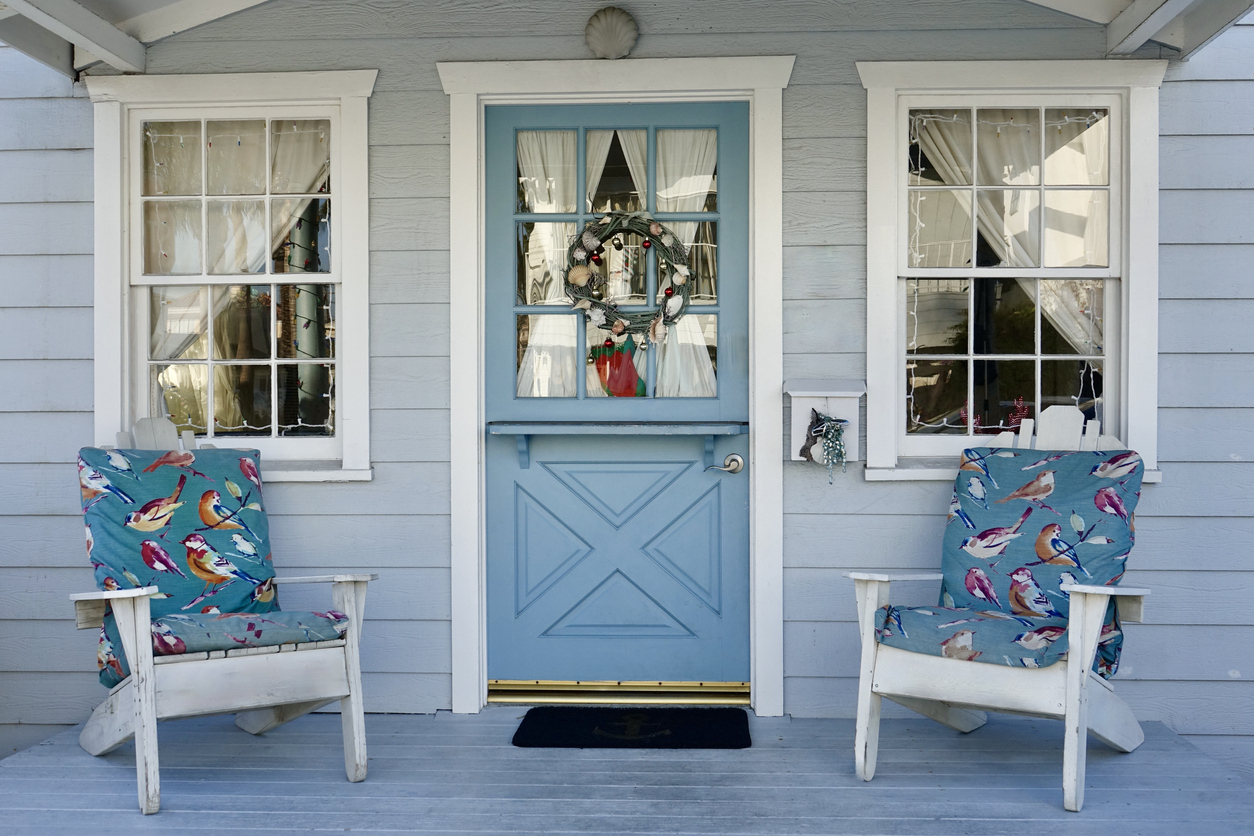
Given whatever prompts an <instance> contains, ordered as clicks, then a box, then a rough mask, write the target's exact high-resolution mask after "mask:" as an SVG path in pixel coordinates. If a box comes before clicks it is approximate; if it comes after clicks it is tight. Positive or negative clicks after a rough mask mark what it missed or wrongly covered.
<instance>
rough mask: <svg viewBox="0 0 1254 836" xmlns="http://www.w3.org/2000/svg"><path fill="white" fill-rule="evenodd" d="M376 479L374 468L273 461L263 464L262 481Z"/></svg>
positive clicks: (327, 463) (352, 480)
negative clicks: (355, 468)
mask: <svg viewBox="0 0 1254 836" xmlns="http://www.w3.org/2000/svg"><path fill="white" fill-rule="evenodd" d="M373 478H374V470H373V469H372V468H369V467H367V468H363V469H358V470H350V469H347V468H344V467H343V466H342V465H341V464H340V462H333V461H313V462H298V461H277V462H276V461H272V462H269V463H266V462H262V465H261V479H262V482H264V483H267V484H269V483H273V482H369V481H370V480H372V479H373Z"/></svg>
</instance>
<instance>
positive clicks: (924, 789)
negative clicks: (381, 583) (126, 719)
mask: <svg viewBox="0 0 1254 836" xmlns="http://www.w3.org/2000/svg"><path fill="white" fill-rule="evenodd" d="M523 713H524V709H522V708H519V707H515V706H508V707H492V708H489V709H488V710H486V711H484V712H483V713H482V714H480V715H477V716H455V715H451V714H448V713H444V712H441V713H440V714H436V715H368V716H367V718H366V730H367V733H368V735H369V745H370V776H369V777H368V778H367V779H366V781H365V782H364V783H361V784H349V783H348V782H346V781H345V780H344V769H343V760H342V754H341V748H340V747H341V742H340V722H339V718H338V717H336V716H334V715H310V716H307V717H304V718H301V719H300V720H297V721H295V722H294V723H291V724H289V725H287V726H284V727H282V728H279V729H276V730H275V731H272V732H270V733H269V734H267V735H265V736H264V737H262V738H254V737H251V736H250V735H248V734H246V733H244V732H242V731H240V730H238V729H236V728H235V726H234V725H233V723H232V718H230V717H212V718H204V719H195V720H180V721H174V722H167V723H162V724H161V726H160V727H159V734H160V745H161V759H162V760H161V789H162V793H161V796H162V808H161V812H160V813H159V814H158V815H156V816H148V817H144V816H141V815H140V814H139V812H138V810H137V808H136V802H135V772H134V752H133V749H132V747H131V744H127V745H125V746H123V747H122V748H121V749H119V750H117V751H116V752H113V753H112V754H110V755H107V756H105V757H102V758H93V757H91V756H90V755H88V754H87V753H85V752H84V751H83V750H82V749H80V748H79V746H78V740H77V735H78V730H77V729H74V730H71V731H68V732H64V733H62V734H59V735H57V736H56V737H54V738H52V739H51V740H48V741H46V742H45V743H43V744H41V745H39V746H36V747H34V748H32V749H29V750H27V751H25V752H21V753H19V754H18V755H15V756H13V757H11V758H8V759H6V760H4V761H3V763H0V822H3V823H4V824H3V830H4V831H5V832H6V833H14V834H16V833H38V832H90V833H92V834H93V836H95V834H108V833H135V832H145V831H154V832H160V833H179V834H183V833H203V834H221V833H225V832H229V831H233V830H247V831H252V832H265V833H285V832H293V833H295V832H308V831H310V830H338V831H353V832H372V831H380V832H382V831H388V832H417V833H426V834H434V833H615V834H628V833H667V834H684V833H701V834H881V833H883V834H889V833H892V834H1006V833H1032V834H1033V836H1042V835H1043V834H1054V833H1057V834H1062V833H1066V834H1082V833H1094V834H1097V833H1100V834H1103V836H1109V834H1160V833H1161V834H1172V836H1178V834H1181V833H1186V832H1192V833H1196V834H1201V833H1205V834H1207V836H1210V834H1224V833H1241V832H1243V833H1249V832H1251V831H1250V830H1249V829H1248V828H1250V827H1251V826H1252V825H1251V823H1252V822H1254V788H1252V787H1250V785H1249V784H1246V783H1244V782H1243V781H1241V779H1240V778H1238V777H1236V776H1234V775H1233V774H1231V772H1229V770H1227V769H1226V768H1225V767H1223V766H1222V765H1221V764H1220V763H1218V762H1217V761H1215V760H1213V759H1211V758H1210V757H1208V756H1207V755H1205V754H1203V753H1202V752H1201V751H1200V750H1199V749H1197V748H1196V747H1194V746H1192V745H1191V744H1189V743H1187V742H1186V741H1184V740H1182V739H1181V738H1179V737H1177V736H1176V735H1175V734H1174V733H1172V732H1171V731H1170V730H1168V729H1167V728H1166V727H1164V726H1163V725H1162V724H1160V723H1146V724H1144V726H1145V733H1146V739H1145V744H1144V745H1143V746H1142V747H1141V748H1140V749H1138V750H1137V751H1136V752H1133V753H1132V754H1130V755H1119V754H1116V753H1114V752H1112V751H1110V750H1108V749H1106V748H1105V747H1104V746H1102V745H1101V744H1099V743H1096V742H1094V743H1091V744H1090V747H1089V755H1088V795H1087V801H1086V804H1085V808H1084V811H1083V812H1082V813H1079V814H1075V813H1067V812H1065V811H1064V810H1063V809H1062V789H1061V780H1062V730H1061V727H1060V726H1059V724H1058V723H1056V722H1049V721H1036V720H1028V719H1023V718H1014V717H999V716H997V715H990V720H989V723H988V725H987V726H986V727H985V728H983V729H980V730H979V731H976V732H974V733H973V734H970V735H966V736H963V735H959V734H957V733H956V732H951V731H949V730H948V729H945V728H943V727H941V726H938V725H936V724H934V723H931V722H930V721H927V720H922V719H920V720H917V721H916V720H885V721H884V726H883V733H882V738H881V744H880V765H879V772H878V774H877V775H876V778H875V780H874V781H873V782H871V783H870V784H864V783H862V782H861V781H859V780H857V778H856V777H855V776H854V774H853V756H852V753H851V749H852V745H853V722H852V721H850V720H801V719H797V720H789V719H787V718H782V719H780V718H755V717H753V716H752V715H750V725H751V728H752V731H753V741H754V743H753V748H752V749H744V750H738V751H735V750H732V751H729V750H687V751H674V750H670V751H659V750H595V749H589V750H577V749H516V748H514V747H513V746H511V745H510V737H511V736H512V734H513V731H514V728H515V726H516V725H517V721H518V718H520V717H521V716H522V715H523Z"/></svg>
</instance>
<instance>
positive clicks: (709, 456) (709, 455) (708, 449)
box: [705, 435, 714, 467]
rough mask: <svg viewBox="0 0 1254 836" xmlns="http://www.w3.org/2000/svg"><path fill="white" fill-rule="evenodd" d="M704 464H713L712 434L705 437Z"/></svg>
mask: <svg viewBox="0 0 1254 836" xmlns="http://www.w3.org/2000/svg"><path fill="white" fill-rule="evenodd" d="M705 466H706V467H713V466H714V436H712V435H707V436H706V437H705Z"/></svg>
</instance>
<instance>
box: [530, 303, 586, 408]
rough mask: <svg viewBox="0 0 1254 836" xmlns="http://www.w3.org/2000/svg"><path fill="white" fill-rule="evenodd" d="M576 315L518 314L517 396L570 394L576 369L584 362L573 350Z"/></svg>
mask: <svg viewBox="0 0 1254 836" xmlns="http://www.w3.org/2000/svg"><path fill="white" fill-rule="evenodd" d="M576 328H577V326H576V324H575V317H574V316H571V315H569V314H553V315H548V316H520V317H518V388H517V394H518V397H520V398H573V397H575V396H576V395H577V394H578V388H577V387H578V382H577V381H576V378H575V373H576V372H578V371H579V369H580V367H582V366H583V365H585V363H584V362H583V352H579V351H576V344H575V340H576V334H577V331H576Z"/></svg>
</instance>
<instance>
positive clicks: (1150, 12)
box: [1106, 0, 1198, 55]
mask: <svg viewBox="0 0 1254 836" xmlns="http://www.w3.org/2000/svg"><path fill="white" fill-rule="evenodd" d="M1197 2H1198V0H1133V3H1132V4H1131V5H1130V6H1128V8H1126V9H1124V10H1123V12H1121V13H1120V15H1119V16H1118V17H1117V18H1115V19H1114V20H1112V21H1111V22H1110V23H1109V24H1108V25H1107V26H1106V54H1107V55H1131V54H1132V53H1133V52H1136V51H1137V50H1138V49H1140V48H1141V47H1142V46H1143V45H1144V44H1146V43H1147V42H1149V41H1151V40H1155V39H1156V36H1157V35H1158V34H1159V33H1160V32H1162V31H1163V30H1165V29H1167V28H1168V27H1170V26H1171V24H1172V22H1173V21H1174V20H1175V19H1176V18H1178V17H1179V16H1180V15H1182V14H1184V13H1185V12H1187V11H1188V10H1189V8H1190V7H1191V6H1193V5H1195V4H1196V3H1197Z"/></svg>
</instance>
